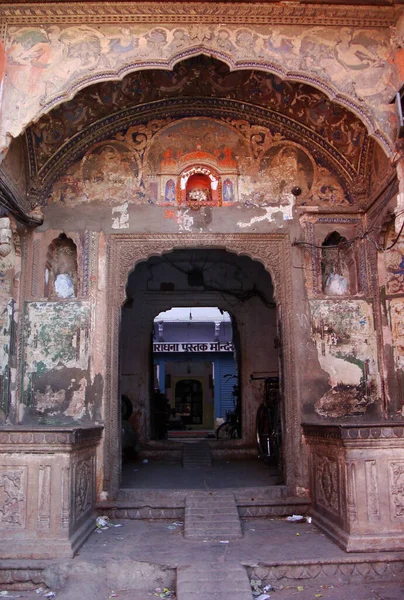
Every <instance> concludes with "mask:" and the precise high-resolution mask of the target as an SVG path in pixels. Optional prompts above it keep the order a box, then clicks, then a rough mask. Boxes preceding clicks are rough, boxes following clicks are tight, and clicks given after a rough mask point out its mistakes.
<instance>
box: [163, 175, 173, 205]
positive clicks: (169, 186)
mask: <svg viewBox="0 0 404 600" xmlns="http://www.w3.org/2000/svg"><path fill="white" fill-rule="evenodd" d="M175 198H176V194H175V183H174V181H173V180H172V179H169V180H168V181H167V182H166V189H165V194H164V199H165V201H166V202H175Z"/></svg>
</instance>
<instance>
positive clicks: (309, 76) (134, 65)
mask: <svg viewBox="0 0 404 600" xmlns="http://www.w3.org/2000/svg"><path fill="white" fill-rule="evenodd" d="M198 55H205V56H209V57H213V58H216V59H218V60H221V61H222V62H224V63H225V64H226V65H227V66H228V67H229V69H230V71H237V70H247V69H248V70H250V69H256V70H260V71H265V72H267V73H271V74H273V75H276V76H278V77H279V78H280V79H282V80H284V81H291V82H296V83H305V84H309V85H311V86H313V87H314V88H317V89H318V90H320V91H321V92H324V93H325V94H326V96H327V97H328V98H329V99H330V100H331V101H333V102H336V103H337V104H340V105H341V106H343V107H344V108H347V109H348V110H350V111H351V112H353V113H354V114H355V115H356V116H357V117H358V118H359V119H360V120H361V121H362V122H363V123H364V124H365V125H366V128H367V130H368V133H369V135H370V136H371V137H374V138H375V139H377V140H378V141H379V143H380V144H381V146H382V147H383V149H384V151H385V152H386V154H387V155H388V156H390V157H391V156H393V153H394V144H393V141H392V140H391V139H390V138H389V137H388V136H387V135H386V134H385V133H384V132H383V131H382V130H381V129H380V127H379V125H378V123H377V122H376V120H375V118H374V116H373V115H372V113H371V111H370V110H369V109H368V108H367V107H366V106H364V103H363V101H362V102H359V101H357V100H355V99H354V98H352V97H351V96H349V95H348V94H344V93H342V92H341V91H339V90H338V88H337V87H336V86H335V85H333V84H332V83H331V82H330V81H329V80H327V79H326V78H325V77H324V78H321V77H319V76H317V75H314V74H313V73H310V72H309V71H305V70H301V71H298V70H288V69H285V67H284V66H283V65H282V63H280V62H279V63H276V62H272V61H271V62H267V61H264V60H259V59H257V58H256V57H254V56H252V57H251V58H250V60H248V59H243V60H234V59H233V58H232V57H231V56H230V55H229V54H227V53H226V52H222V51H220V50H218V49H217V48H215V47H214V46H210V45H209V42H208V41H204V43H203V44H198V45H196V46H193V47H192V48H188V49H185V50H181V51H180V52H176V53H173V54H172V55H171V56H170V57H169V58H167V59H162V58H159V60H143V61H142V60H139V59H137V60H136V61H135V62H131V63H129V64H127V65H124V66H122V67H120V68H118V69H116V70H112V69H110V70H105V71H102V72H99V73H94V72H91V73H90V74H88V75H86V76H85V77H81V78H79V79H77V81H75V82H73V83H71V82H70V83H69V87H68V88H67V89H66V90H64V91H63V90H59V91H58V93H57V94H55V95H54V96H53V97H51V98H50V99H49V100H48V101H47V102H46V103H44V104H43V105H42V106H41V108H40V110H38V112H37V113H36V114H35V116H33V118H32V119H31V120H32V121H37V120H38V119H40V118H41V116H42V115H44V114H46V113H48V112H49V111H51V110H52V109H54V108H56V107H57V106H58V105H60V104H62V103H63V102H67V101H69V100H72V99H73V97H74V96H75V94H76V93H77V92H79V91H80V90H82V89H84V88H85V87H87V86H89V85H93V84H94V83H101V82H105V81H116V80H122V79H123V78H124V77H125V76H126V75H129V73H132V72H135V71H141V70H148V69H156V68H157V69H162V70H172V69H173V68H174V67H175V65H176V64H177V63H179V62H181V61H183V60H186V59H187V58H193V57H195V56H198Z"/></svg>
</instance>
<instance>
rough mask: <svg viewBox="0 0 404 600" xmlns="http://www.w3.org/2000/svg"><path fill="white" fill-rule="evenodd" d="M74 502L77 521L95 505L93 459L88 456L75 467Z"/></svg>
mask: <svg viewBox="0 0 404 600" xmlns="http://www.w3.org/2000/svg"><path fill="white" fill-rule="evenodd" d="M74 476H75V480H74V492H75V493H74V502H75V515H74V517H75V521H77V520H78V519H80V517H81V516H83V515H84V514H85V513H86V512H87V511H88V510H89V509H90V508H92V506H93V496H94V489H93V479H94V465H93V459H92V458H87V459H83V460H80V461H78V462H77V464H76V465H75V467H74Z"/></svg>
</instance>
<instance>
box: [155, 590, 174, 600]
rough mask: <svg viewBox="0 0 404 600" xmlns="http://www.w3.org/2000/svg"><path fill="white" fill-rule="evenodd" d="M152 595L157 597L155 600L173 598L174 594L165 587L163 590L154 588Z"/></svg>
mask: <svg viewBox="0 0 404 600" xmlns="http://www.w3.org/2000/svg"><path fill="white" fill-rule="evenodd" d="M154 595H155V596H157V598H175V592H173V591H172V590H170V589H168V588H166V587H165V588H163V589H161V588H156V589H155V590H154Z"/></svg>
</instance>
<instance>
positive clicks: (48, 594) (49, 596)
mask: <svg viewBox="0 0 404 600" xmlns="http://www.w3.org/2000/svg"><path fill="white" fill-rule="evenodd" d="M55 596H56V592H46V594H44V595H43V597H44V598H54V597H55Z"/></svg>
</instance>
